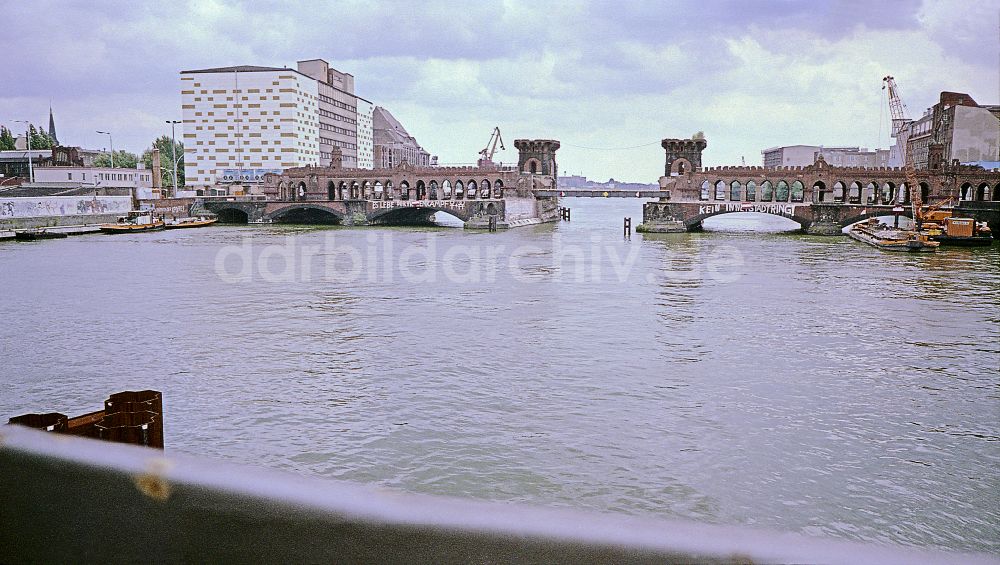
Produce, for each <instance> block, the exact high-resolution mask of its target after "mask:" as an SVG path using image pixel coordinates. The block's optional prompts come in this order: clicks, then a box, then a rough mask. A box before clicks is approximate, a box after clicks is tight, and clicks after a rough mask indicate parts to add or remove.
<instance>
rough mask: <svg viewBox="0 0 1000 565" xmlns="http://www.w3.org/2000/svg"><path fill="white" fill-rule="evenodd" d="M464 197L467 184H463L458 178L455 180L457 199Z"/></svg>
mask: <svg viewBox="0 0 1000 565" xmlns="http://www.w3.org/2000/svg"><path fill="white" fill-rule="evenodd" d="M464 197H465V185H463V184H462V181H460V180H457V181H455V200H461V199H462V198H464Z"/></svg>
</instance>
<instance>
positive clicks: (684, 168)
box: [660, 137, 708, 177]
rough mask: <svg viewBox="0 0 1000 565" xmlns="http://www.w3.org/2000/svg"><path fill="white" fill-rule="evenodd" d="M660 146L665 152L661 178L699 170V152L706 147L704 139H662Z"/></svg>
mask: <svg viewBox="0 0 1000 565" xmlns="http://www.w3.org/2000/svg"><path fill="white" fill-rule="evenodd" d="M660 145H661V146H662V147H663V149H664V150H665V151H666V152H667V159H666V164H665V165H664V166H663V176H667V177H669V176H673V175H686V174H688V173H690V172H692V171H700V170H701V152H702V151H704V150H705V148H706V147H708V141H706V140H705V138H704V137H700V138H691V139H669V138H668V139H664V140H663V141H661V142H660Z"/></svg>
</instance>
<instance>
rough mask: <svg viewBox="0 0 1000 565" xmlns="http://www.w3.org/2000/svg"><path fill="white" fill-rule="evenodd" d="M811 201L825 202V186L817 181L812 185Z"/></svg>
mask: <svg viewBox="0 0 1000 565" xmlns="http://www.w3.org/2000/svg"><path fill="white" fill-rule="evenodd" d="M812 192H813V201H815V202H826V184H825V183H824V182H823V181H821V180H818V181H816V182H814V183H813V186H812Z"/></svg>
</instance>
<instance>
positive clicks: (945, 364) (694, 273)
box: [0, 199, 1000, 552]
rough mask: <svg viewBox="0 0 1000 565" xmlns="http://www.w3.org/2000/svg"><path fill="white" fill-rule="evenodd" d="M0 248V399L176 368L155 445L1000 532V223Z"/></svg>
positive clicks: (904, 525) (100, 240) (735, 517)
mask: <svg viewBox="0 0 1000 565" xmlns="http://www.w3.org/2000/svg"><path fill="white" fill-rule="evenodd" d="M564 204H565V205H568V206H571V207H572V208H573V217H572V221H570V222H561V223H558V224H549V225H544V226H533V227H527V228H520V229H516V230H511V231H508V232H504V233H498V234H488V233H474V232H465V231H463V230H461V229H454V228H363V229H349V228H336V227H334V228H314V227H302V226H269V227H259V226H219V227H212V228H204V229H200V230H181V231H173V232H159V233H148V234H132V235H121V236H103V235H90V236H80V237H73V238H69V239H66V240H55V241H45V242H37V243H3V244H0V289H2V298H0V320H2V322H0V416H2V417H3V418H7V417H9V416H13V415H16V414H21V413H25V412H33V411H49V410H53V411H60V412H64V413H67V414H79V413H83V412H87V411H90V410H93V409H96V408H98V407H99V406H100V403H101V402H102V401H103V399H104V398H105V397H106V396H107V395H108V394H109V393H112V392H115V391H119V390H126V389H144V388H153V389H157V390H161V391H163V393H164V410H165V439H166V444H167V449H168V450H169V451H171V452H182V453H188V454H195V455H204V456H208V457H213V458H219V459H225V460H229V461H234V462H240V463H249V464H254V465H265V466H269V467H274V468H279V469H286V470H290V471H293V472H297V473H301V474H306V475H313V476H320V477H330V478H335V479H346V480H351V481H360V482H365V483H372V484H376V485H380V486H389V487H394V488H398V489H403V490H407V491H416V492H426V493H436V494H445V495H458V496H468V497H476V498H483V499H491V500H503V501H520V502H528V503H532V504H541V505H549V506H568V507H575V508H584V509H591V510H599V511H615V512H624V513H628V514H634V515H652V516H659V517H666V518H685V519H693V520H699V521H704V522H712V523H723V524H743V525H753V526H758V527H766V528H772V529H780V530H792V531H798V532H804V533H806V534H815V535H825V536H833V537H840V538H848V539H855V540H876V541H886V542H894V543H901V544H907V545H918V546H935V547H944V548H953V549H960V550H976V551H988V552H998V551H1000V517H998V512H1000V510H998V509H1000V479H998V471H997V470H998V469H1000V245H994V246H993V247H992V248H989V249H971V250H970V249H953V248H947V249H942V250H941V251H940V252H938V253H936V254H925V255H907V254H889V253H885V252H881V251H879V250H876V249H873V248H870V247H866V246H863V245H862V244H860V243H857V242H854V241H851V240H849V239H847V238H823V237H811V236H805V235H796V234H789V233H777V232H776V231H775V230H780V229H781V228H782V227H784V225H783V224H780V223H781V222H782V221H783V220H780V219H777V218H768V217H737V218H735V219H734V218H725V219H722V218H717V219H714V220H712V221H710V222H709V227H710V228H711V229H712V230H720V231H706V232H704V233H700V234H664V235H658V236H652V235H650V236H647V237H643V236H641V235H638V234H633V235H632V237H631V239H630V240H626V239H624V238H623V237H622V217H624V216H631V217H632V218H633V219H634V220H635V223H638V222H639V219H640V218H641V216H642V213H641V202H639V201H638V200H583V199H567V200H565V201H564Z"/></svg>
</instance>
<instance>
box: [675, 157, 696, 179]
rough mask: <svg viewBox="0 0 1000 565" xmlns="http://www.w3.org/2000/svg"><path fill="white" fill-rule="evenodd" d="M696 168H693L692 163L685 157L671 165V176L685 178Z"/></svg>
mask: <svg viewBox="0 0 1000 565" xmlns="http://www.w3.org/2000/svg"><path fill="white" fill-rule="evenodd" d="M693 169H694V168H693V167H692V166H691V161H688V160H687V159H685V158H684V157H681V158H679V159H675V160H674V162H673V163H671V164H670V176H672V177H675V176H683V175H686V174H687V173H689V172H690V171H692V170H693Z"/></svg>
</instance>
